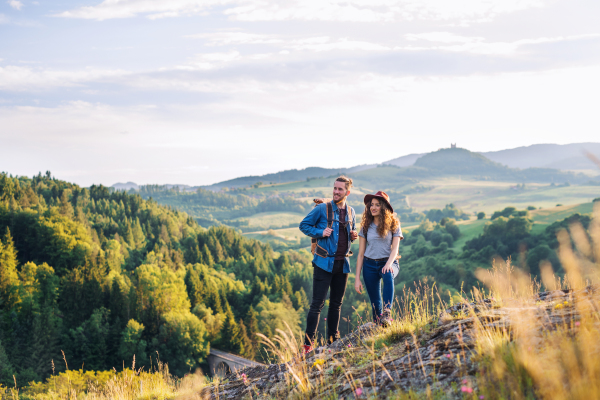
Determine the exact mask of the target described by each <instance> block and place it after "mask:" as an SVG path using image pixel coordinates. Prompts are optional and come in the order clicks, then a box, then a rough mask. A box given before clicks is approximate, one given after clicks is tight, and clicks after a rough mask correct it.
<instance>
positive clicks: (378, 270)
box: [354, 191, 404, 326]
mask: <svg viewBox="0 0 600 400" xmlns="http://www.w3.org/2000/svg"><path fill="white" fill-rule="evenodd" d="M364 201H365V212H364V213H363V216H362V229H361V230H360V233H359V234H358V236H359V249H358V259H357V260H356V282H355V283H354V289H356V291H357V292H358V293H360V294H362V283H361V282H360V271H361V270H362V273H363V279H364V280H365V286H366V287H367V293H368V294H369V299H370V300H371V305H372V308H373V319H374V320H375V322H376V323H379V324H380V325H382V326H389V324H390V323H391V322H392V304H393V301H394V277H395V276H396V275H397V274H398V262H397V254H398V247H399V246H400V240H402V239H404V237H403V236H402V233H401V231H400V220H398V217H396V215H395V214H394V209H393V208H392V205H391V204H390V198H389V196H388V195H387V194H386V193H385V192H381V191H380V192H377V193H375V194H368V195H366V196H365V200H364ZM381 280H383V299H382V291H381ZM382 300H383V301H382Z"/></svg>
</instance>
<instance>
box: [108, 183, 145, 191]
mask: <svg viewBox="0 0 600 400" xmlns="http://www.w3.org/2000/svg"><path fill="white" fill-rule="evenodd" d="M111 187H112V188H115V189H117V190H125V191H127V190H130V189H133V190H139V189H140V187H139V185H138V184H137V183H135V182H127V183H121V182H118V183H115V184H114V185H112V186H111Z"/></svg>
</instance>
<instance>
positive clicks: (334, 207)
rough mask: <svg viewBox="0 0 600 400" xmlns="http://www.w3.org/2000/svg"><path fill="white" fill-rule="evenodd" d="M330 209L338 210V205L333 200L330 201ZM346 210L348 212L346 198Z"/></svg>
mask: <svg viewBox="0 0 600 400" xmlns="http://www.w3.org/2000/svg"><path fill="white" fill-rule="evenodd" d="M331 203H332V204H331V209H332V210H333V212H336V211H338V212H339V207H338V205H337V204H336V203H335V201H333V200H332V201H331ZM346 212H348V200H346Z"/></svg>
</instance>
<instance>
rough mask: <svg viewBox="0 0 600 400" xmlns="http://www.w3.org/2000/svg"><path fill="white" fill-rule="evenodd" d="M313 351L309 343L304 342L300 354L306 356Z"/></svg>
mask: <svg viewBox="0 0 600 400" xmlns="http://www.w3.org/2000/svg"><path fill="white" fill-rule="evenodd" d="M313 351H314V349H313V348H312V346H311V345H308V344H305V345H304V346H302V355H303V356H306V357H308V356H309V355H310V354H311V353H312V352H313Z"/></svg>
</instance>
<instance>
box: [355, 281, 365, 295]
mask: <svg viewBox="0 0 600 400" xmlns="http://www.w3.org/2000/svg"><path fill="white" fill-rule="evenodd" d="M362 288H363V285H362V283H361V281H360V279H356V281H354V290H356V293H358V294H362Z"/></svg>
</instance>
